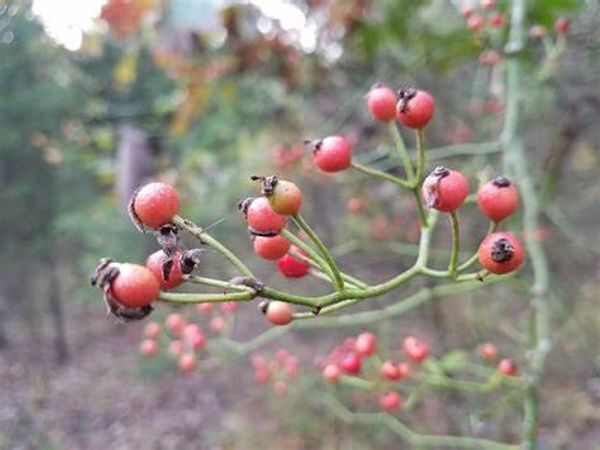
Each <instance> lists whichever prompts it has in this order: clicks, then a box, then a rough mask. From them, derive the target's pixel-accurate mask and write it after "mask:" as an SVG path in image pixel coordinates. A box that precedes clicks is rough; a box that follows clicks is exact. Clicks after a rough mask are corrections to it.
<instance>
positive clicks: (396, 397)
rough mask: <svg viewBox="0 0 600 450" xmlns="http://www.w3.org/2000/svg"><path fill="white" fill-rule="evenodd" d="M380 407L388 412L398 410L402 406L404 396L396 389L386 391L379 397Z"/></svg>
mask: <svg viewBox="0 0 600 450" xmlns="http://www.w3.org/2000/svg"><path fill="white" fill-rule="evenodd" d="M379 407H380V408H381V409H382V410H383V411H386V412H394V411H398V410H399V409H400V408H401V407H402V398H401V397H400V394H398V393H397V392H395V391H391V392H385V393H383V394H381V396H380V397H379Z"/></svg>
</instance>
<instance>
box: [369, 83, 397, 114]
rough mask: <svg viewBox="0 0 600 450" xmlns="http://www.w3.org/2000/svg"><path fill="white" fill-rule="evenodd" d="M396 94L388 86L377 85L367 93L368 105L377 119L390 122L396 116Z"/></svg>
mask: <svg viewBox="0 0 600 450" xmlns="http://www.w3.org/2000/svg"><path fill="white" fill-rule="evenodd" d="M397 101H398V100H397V99H396V94H394V91H392V90H391V89H390V88H388V87H387V86H377V87H374V88H373V89H371V91H370V92H369V93H368V94H367V107H368V108H369V112H370V113H371V115H372V116H373V118H374V119H375V120H378V121H380V122H390V121H392V120H394V117H395V116H396V102H397Z"/></svg>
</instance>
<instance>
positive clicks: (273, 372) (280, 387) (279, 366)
mask: <svg viewBox="0 0 600 450" xmlns="http://www.w3.org/2000/svg"><path fill="white" fill-rule="evenodd" d="M250 365H251V367H252V371H253V372H254V381H255V382H256V383H257V384H266V383H268V382H271V383H272V388H273V392H275V394H277V395H279V396H286V395H287V393H288V386H289V384H290V382H291V381H293V380H294V379H296V378H297V377H298V374H299V373H300V363H299V360H298V357H297V356H295V355H293V354H292V353H290V352H289V351H287V350H285V349H279V350H277V352H276V353H275V357H272V358H270V359H269V358H267V357H266V356H265V355H263V354H261V353H256V354H254V355H252V357H251V358H250Z"/></svg>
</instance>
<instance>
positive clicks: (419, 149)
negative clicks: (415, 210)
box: [415, 128, 425, 189]
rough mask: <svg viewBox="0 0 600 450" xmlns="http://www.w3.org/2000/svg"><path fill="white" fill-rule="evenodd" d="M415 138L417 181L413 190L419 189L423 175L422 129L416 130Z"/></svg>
mask: <svg viewBox="0 0 600 450" xmlns="http://www.w3.org/2000/svg"><path fill="white" fill-rule="evenodd" d="M416 137H417V180H416V185H415V188H417V189H421V183H422V182H423V176H424V175H425V131H424V130H423V128H419V129H418V130H416Z"/></svg>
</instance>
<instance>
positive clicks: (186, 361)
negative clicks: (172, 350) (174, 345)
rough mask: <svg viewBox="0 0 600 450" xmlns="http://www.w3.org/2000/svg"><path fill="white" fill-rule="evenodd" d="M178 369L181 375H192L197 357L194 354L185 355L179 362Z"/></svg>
mask: <svg viewBox="0 0 600 450" xmlns="http://www.w3.org/2000/svg"><path fill="white" fill-rule="evenodd" d="M177 367H178V368H179V371H180V372H181V373H185V374H188V373H191V372H193V371H194V369H195V368H196V356H195V355H194V354H193V353H184V354H183V355H181V356H180V357H179V359H178V360H177Z"/></svg>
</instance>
